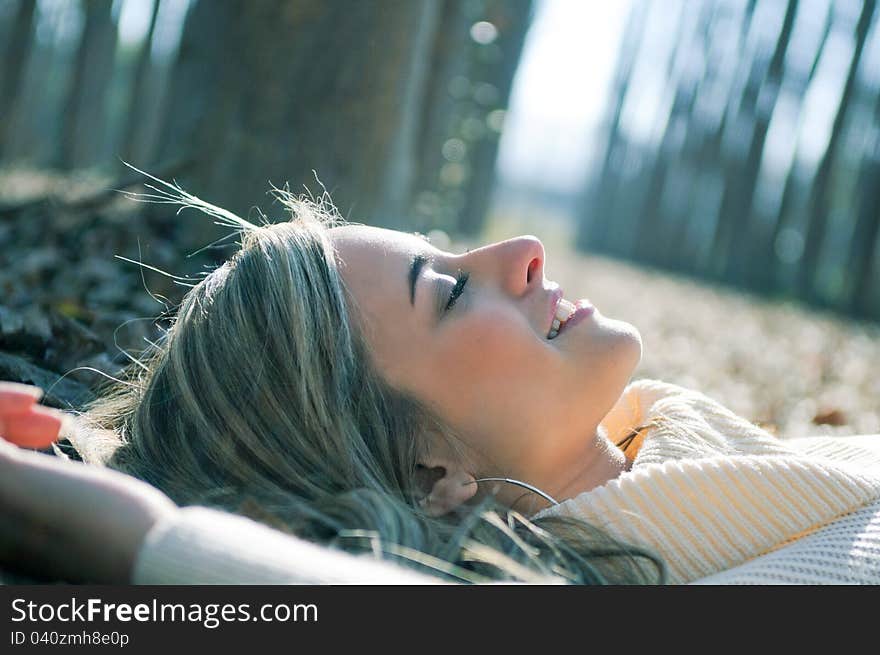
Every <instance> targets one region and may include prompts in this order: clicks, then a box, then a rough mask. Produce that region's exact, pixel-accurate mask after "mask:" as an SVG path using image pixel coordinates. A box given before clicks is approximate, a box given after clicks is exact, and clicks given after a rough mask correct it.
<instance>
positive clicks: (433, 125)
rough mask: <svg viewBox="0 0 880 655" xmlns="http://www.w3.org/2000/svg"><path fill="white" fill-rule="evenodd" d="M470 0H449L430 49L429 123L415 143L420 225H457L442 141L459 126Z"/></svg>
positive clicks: (426, 99)
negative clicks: (445, 188)
mask: <svg viewBox="0 0 880 655" xmlns="http://www.w3.org/2000/svg"><path fill="white" fill-rule="evenodd" d="M468 5H469V3H468V2H467V0H446V1H445V2H444V3H443V7H442V12H441V17H440V23H439V27H438V29H437V30H436V35H435V40H434V45H433V47H432V51H431V65H430V72H429V77H428V81H427V86H426V92H425V95H424V99H423V102H424V106H423V108H422V110H421V112H422V115H423V118H424V123H423V127H422V130H421V132H420V134H419V136H418V143H417V146H416V153H417V154H416V158H417V171H416V175H415V180H414V184H413V191H414V194H415V195H414V197H413V199H412V200H413V209H412V212H413V216H414V217H415V220H416V223H415V226H414V227H415V228H416V229H419V230H422V229H425V228H427V227H437V228H441V229H444V230H447V231H451V230H453V228H454V226H455V223H456V216H455V212H454V210H453V208H452V207H450V206H449V202H448V199H447V198H445V197H444V194H443V193H442V190H441V176H440V171H441V170H442V168H443V165H444V164H445V162H446V159H445V158H444V156H443V145H444V143H446V141H447V140H448V139H449V138H451V137H452V135H453V134H455V132H456V127H457V122H459V120H460V117H459V115H458V114H459V113H460V112H459V111H458V106H459V99H458V97H459V96H460V95H461V94H462V93H463V90H461V89H459V88H458V87H459V86H463V83H464V81H465V80H467V79H468V75H469V73H470V71H469V70H468V60H467V56H466V53H467V48H465V47H463V45H462V44H464V43H467V40H468V39H469V38H470V37H469V35H468V31H469V29H470V26H471V23H472V21H473V18H472V13H473V12H469V11H467V7H468Z"/></svg>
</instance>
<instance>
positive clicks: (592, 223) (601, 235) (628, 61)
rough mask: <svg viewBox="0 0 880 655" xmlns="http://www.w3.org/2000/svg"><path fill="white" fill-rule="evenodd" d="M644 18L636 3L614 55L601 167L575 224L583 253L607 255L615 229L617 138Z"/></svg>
mask: <svg viewBox="0 0 880 655" xmlns="http://www.w3.org/2000/svg"><path fill="white" fill-rule="evenodd" d="M647 18H648V5H647V3H644V4H642V3H637V4H634V5H633V6H632V7H631V8H630V11H629V16H628V17H627V22H626V27H625V29H624V33H623V39H622V40H621V45H620V50H619V51H618V55H617V68H616V70H615V73H614V80H613V82H612V88H611V91H610V93H609V96H608V97H609V98H611V99H612V100H611V102H613V103H614V104H613V105H611V107H610V110H609V112H608V118H607V120H606V121H605V130H606V131H607V132H608V139H607V141H606V143H605V147H604V152H603V153H602V159H601V163H599V164H598V165H597V166H595V167H594V169H593V172H592V173H591V176H590V180H589V181H588V183H587V185H586V190H585V193H584V210H583V213H582V214H581V217H580V220H579V221H578V228H577V232H576V237H575V243H576V245H577V247H578V248H580V249H583V250H592V251H595V252H603V251H607V249H608V242H609V238H610V234H611V232H612V231H613V229H614V227H615V225H614V219H615V215H614V212H613V207H614V200H615V196H616V194H617V193H618V191H619V189H618V184H617V179H618V175H619V169H620V167H621V162H620V161H619V160H620V159H621V157H620V149H621V147H623V145H624V141H623V139H622V138H621V135H620V117H621V113H622V112H623V103H624V101H625V100H626V94H627V91H628V89H629V81H630V76H631V75H632V71H633V68H634V67H635V64H636V61H637V58H638V54H639V46H640V44H641V41H642V36H643V35H644V33H645V31H646V28H647V22H648V21H647Z"/></svg>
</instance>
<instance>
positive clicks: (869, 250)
mask: <svg viewBox="0 0 880 655" xmlns="http://www.w3.org/2000/svg"><path fill="white" fill-rule="evenodd" d="M875 102H876V104H875V106H874V125H880V92H878V93H877V98H876V101H875ZM856 188H857V189H859V191H860V195H861V198H860V202H859V203H858V205H857V206H858V215H857V217H856V227H855V231H854V232H853V238H852V241H851V242H850V251H849V262H850V265H849V270H848V271H847V273H848V277H849V281H850V295H849V303H848V305H849V307H848V309H849V310H850V311H851V312H852V313H853V314H855V315H856V316H860V317H868V316H869V315H870V314H871V313H872V312H873V311H874V308H873V307H872V301H874V299H872V295H871V294H872V293H876V292H877V291H878V290H880V285H878V283H877V279H878V277H880V271H878V270H876V266H875V264H874V262H875V258H876V254H877V248H878V245H877V241H878V235H880V139H875V140H874V147H873V150H872V151H869V152H867V153H866V156H865V159H864V160H863V161H862V169H861V171H860V174H859V183H858V185H857V186H856ZM878 309H880V308H878ZM875 318H880V316H878V315H875Z"/></svg>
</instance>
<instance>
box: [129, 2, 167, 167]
mask: <svg viewBox="0 0 880 655" xmlns="http://www.w3.org/2000/svg"><path fill="white" fill-rule="evenodd" d="M161 2H162V0H153V9H152V12H151V13H150V26H149V28H148V29H147V34H146V36H145V37H144V41H143V43H142V44H141V48H140V51H139V52H138V55H137V63H136V64H135V67H134V73H133V74H132V81H131V93H130V94H129V97H128V111H126V112H125V117H126V118H125V121H126V125H125V135H124V136H123V139H122V148H121V149H120V154H121V156H122V158H123V159H124V160H125V161H128V162H139V161H140V155H141V152H142V149H141V142H140V138H139V137H140V136H141V135H142V134H143V129H142V123H143V122H144V114H145V109H146V106H147V102H148V99H147V97H146V95H147V94H146V91H147V80H148V78H149V67H150V49H151V44H152V41H153V32H154V31H155V29H156V17H157V16H158V15H159V4H160V3H161Z"/></svg>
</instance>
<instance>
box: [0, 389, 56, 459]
mask: <svg viewBox="0 0 880 655" xmlns="http://www.w3.org/2000/svg"><path fill="white" fill-rule="evenodd" d="M42 397H43V391H42V390H41V389H40V388H38V387H32V386H30V385H27V384H18V383H17V382H0V436H2V437H3V438H4V439H6V440H7V441H11V442H12V443H14V444H16V445H18V446H21V447H23V448H47V447H48V446H49V445H50V444H51V443H52V442H54V441H55V440H56V439H57V438H58V433H59V432H60V430H61V425H62V423H63V420H64V418H63V416H64V415H63V414H62V413H61V412H58V411H56V410H52V409H49V408H48V407H43V406H42V405H37V404H36V403H37V401H38V400H39V399H40V398H42Z"/></svg>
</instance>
